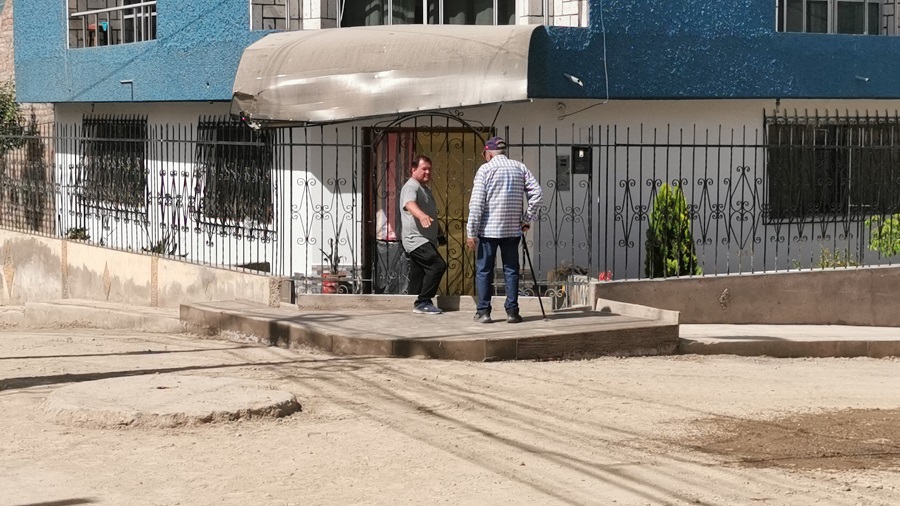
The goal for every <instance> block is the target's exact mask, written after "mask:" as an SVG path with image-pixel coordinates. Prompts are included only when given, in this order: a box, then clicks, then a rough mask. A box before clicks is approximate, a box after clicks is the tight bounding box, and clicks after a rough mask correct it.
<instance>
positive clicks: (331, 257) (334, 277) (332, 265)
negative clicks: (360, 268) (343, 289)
mask: <svg viewBox="0 0 900 506" xmlns="http://www.w3.org/2000/svg"><path fill="white" fill-rule="evenodd" d="M328 249H329V250H331V251H330V252H326V251H325V250H323V249H322V248H319V251H321V252H322V255H323V256H324V257H325V260H327V261H328V270H327V271H325V272H322V293H338V290H339V289H340V286H341V280H342V279H343V278H345V277H347V273H346V272H343V271H341V256H340V255H338V243H337V241H335V240H334V239H328Z"/></svg>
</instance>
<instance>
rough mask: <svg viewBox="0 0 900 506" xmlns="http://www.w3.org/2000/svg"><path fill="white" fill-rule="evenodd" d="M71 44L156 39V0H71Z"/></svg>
mask: <svg viewBox="0 0 900 506" xmlns="http://www.w3.org/2000/svg"><path fill="white" fill-rule="evenodd" d="M68 6H69V47H71V48H81V47H96V46H114V45H118V44H130V43H134V42H145V41H150V40H155V39H156V1H155V0H68Z"/></svg>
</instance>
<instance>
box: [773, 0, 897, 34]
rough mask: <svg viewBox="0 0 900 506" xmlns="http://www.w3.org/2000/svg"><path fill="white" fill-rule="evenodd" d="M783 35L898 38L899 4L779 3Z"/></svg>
mask: <svg viewBox="0 0 900 506" xmlns="http://www.w3.org/2000/svg"><path fill="white" fill-rule="evenodd" d="M776 1H777V3H776V9H777V23H778V25H777V29H778V31H780V32H803V33H845V34H859V35H896V33H897V25H896V23H897V20H896V18H895V16H894V14H895V13H896V12H897V7H898V4H900V2H898V1H897V0H776Z"/></svg>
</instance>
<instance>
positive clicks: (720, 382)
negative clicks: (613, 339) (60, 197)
mask: <svg viewBox="0 0 900 506" xmlns="http://www.w3.org/2000/svg"><path fill="white" fill-rule="evenodd" d="M176 373H177V374H181V375H185V374H189V375H204V376H227V377H235V378H247V379H255V380H262V381H265V382H267V383H270V384H272V385H274V386H277V387H279V388H282V389H286V390H290V391H291V392H293V393H294V394H295V395H296V397H297V399H298V400H299V401H300V403H301V404H302V406H303V411H302V412H301V413H297V414H295V415H292V416H290V417H287V418H283V419H278V420H250V421H244V422H225V423H216V424H208V425H201V426H193V427H181V428H174V429H172V428H169V429H153V428H122V429H105V430H104V429H97V428H90V427H80V426H67V425H59V424H56V423H53V422H51V421H49V420H48V419H47V417H46V415H45V414H44V412H43V411H42V409H41V403H42V400H43V399H44V398H45V397H46V396H47V395H48V394H49V393H50V392H52V391H53V390H54V389H58V388H60V387H62V386H64V385H67V384H71V383H72V382H80V381H89V380H91V379H100V378H110V377H117V376H124V375H132V374H176ZM898 387H900V361H897V360H893V359H884V360H873V359H815V360H775V359H765V358H760V359H746V358H737V357H697V356H683V357H669V358H666V357H658V358H629V359H613V358H610V359H596V360H589V361H571V362H540V363H536V362H518V363H459V362H438V361H426V360H391V359H361V358H339V357H330V356H326V355H321V354H316V353H314V352H310V351H297V350H283V349H278V348H266V347H259V346H256V345H251V344H248V343H244V342H240V341H213V340H200V339H196V338H188V337H184V336H165V335H154V334H128V333H124V334H123V333H121V332H110V331H91V330H55V331H46V332H43V331H41V332H37V331H28V332H24V331H11V330H7V331H2V332H0V441H2V443H0V444H2V447H0V505H25V504H46V505H50V504H58V505H62V504H66V505H77V504H103V505H124V504H129V505H174V504H183V505H206V504H209V505H212V504H216V505H220V504H221V505H242V506H246V505H270V504H271V505H288V504H295V505H301V504H302V505H309V504H335V505H344V504H471V505H476V504H477V505H483V504H517V505H518V504H540V505H549V504H570V505H574V504H625V505H645V504H652V505H656V504H723V505H724V504H728V505H733V504H835V505H836V504H841V505H843V504H851V505H853V504H865V505H870V504H876V505H878V504H884V505H893V504H900V472H898V466H897V460H896V459H897V456H898V455H900V440H898V439H900V438H898V439H893V438H895V437H897V431H896V429H894V430H893V432H891V429H889V428H884V429H881V428H879V426H878V425H877V424H875V425H872V423H874V422H871V421H872V420H874V419H879V420H880V419H882V418H885V417H887V418H886V420H887V422H886V423H885V425H888V426H892V427H895V428H896V427H897V426H900V424H898V423H897V421H896V420H894V422H893V423H891V420H892V418H891V417H893V416H895V415H892V414H891V413H895V411H892V410H895V409H896V408H900V388H898ZM849 408H854V409H857V410H863V411H861V412H865V413H869V414H871V413H873V411H872V410H873V409H875V408H878V409H879V410H884V411H883V412H881V411H879V412H876V413H882V415H883V416H881V417H874V418H871V417H870V418H866V420H868V422H866V423H868V424H869V425H868V426H867V427H868V429H867V432H865V434H864V436H859V437H865V438H866V440H865V441H862V440H853V438H854V437H856V436H854V435H853V434H855V433H853V432H846V433H840V434H837V435H830V434H831V433H828V434H825V433H823V432H822V430H821V429H822V427H828V426H830V425H829V423H828V422H827V420H828V417H830V416H831V417H833V416H837V415H835V413H837V414H838V415H840V413H845V414H846V413H847V412H845V411H843V410H847V409H849ZM801 415H807V416H812V415H817V416H812V419H813V420H819V421H820V422H821V424H820V425H819V426H818V428H817V427H816V426H815V424H813V426H812V428H809V427H800V426H799V425H798V426H797V427H792V426H790V425H789V424H786V422H783V420H801V419H803V418H802V416H801ZM818 416H821V418H819V417H818ZM743 422H746V424H744V425H742V423H743ZM870 422H871V423H870ZM798 423H799V422H798ZM773 424H777V426H778V428H779V429H778V431H773V434H774V432H777V434H775V435H776V436H777V438H775V439H772V440H768V442H767V440H766V439H765V437H766V436H767V435H768V434H769V429H770V428H772V427H773V426H774V425H773ZM822 424H824V425H822ZM742 427H744V428H742ZM735 430H736V431H737V432H734V431H735ZM742 430H743V431H746V432H744V433H742V432H740V431H742ZM729 431H731V432H729ZM785 431H788V433H787V434H788V437H785ZM791 431H793V432H791ZM810 433H817V435H818V437H819V440H818V441H822V442H820V443H815V444H817V445H826V444H832V443H833V444H835V445H838V446H837V448H840V445H841V444H842V443H854V446H853V447H854V448H856V449H858V448H860V447H862V448H867V447H866V446H865V445H866V444H872V445H876V447H877V448H876V450H873V451H871V452H868V455H867V456H866V458H864V459H862V460H861V461H860V463H858V464H854V465H845V466H834V465H832V463H833V462H836V461H838V460H840V461H842V462H843V461H845V460H846V459H845V458H844V457H846V456H845V455H842V454H841V453H840V451H841V450H837V453H835V450H834V449H831V448H824V449H823V451H822V452H818V453H817V452H813V453H807V454H805V455H804V460H803V462H806V464H805V465H803V466H800V467H798V468H796V469H792V468H791V466H790V465H788V466H784V465H781V466H779V465H776V464H779V463H780V462H781V459H782V458H783V455H781V456H778V457H772V458H771V459H767V458H766V457H765V455H767V453H765V452H763V451H762V450H764V449H765V447H766V445H777V446H779V448H782V449H784V448H787V449H788V450H789V451H790V449H791V446H790V445H791V444H792V443H791V442H792V440H794V439H796V440H798V441H799V440H801V439H802V438H803V437H805V436H806V435H808V434H810ZM841 434H843V435H841ZM792 435H793V436H792ZM750 436H753V437H757V438H760V439H757V440H754V441H759V442H757V443H753V446H754V448H755V449H756V450H758V452H757V453H756V454H755V456H754V459H755V461H754V462H753V463H752V465H749V464H748V463H747V462H745V461H746V460H747V457H745V456H744V455H743V454H741V453H740V452H742V451H745V450H746V448H745V447H746V446H748V445H747V444H743V445H742V444H737V443H738V442H747V441H750V439H749V437H750ZM729 438H730V439H729ZM728 441H735V442H736V444H734V445H730V444H728ZM707 443H708V444H707ZM804 448H805V449H806V450H807V451H808V450H809V445H806V446H805V447H804ZM776 449H777V448H776ZM854 451H856V450H854ZM819 453H821V455H819ZM855 457H856V458H859V455H856V456H855ZM776 460H777V462H776ZM819 461H820V462H821V464H822V465H821V466H818V467H821V469H818V468H817V466H816V465H815V462H819ZM809 462H813V464H812V465H810V464H809ZM847 462H849V461H847ZM847 462H844V463H847ZM769 464H772V465H769Z"/></svg>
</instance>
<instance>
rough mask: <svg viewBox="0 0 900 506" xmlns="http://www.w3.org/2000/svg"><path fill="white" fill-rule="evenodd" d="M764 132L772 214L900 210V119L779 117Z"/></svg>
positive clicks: (801, 215) (793, 216) (792, 215)
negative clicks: (766, 143) (787, 118)
mask: <svg viewBox="0 0 900 506" xmlns="http://www.w3.org/2000/svg"><path fill="white" fill-rule="evenodd" d="M766 135H767V139H768V145H767V151H768V153H767V154H768V160H767V161H768V171H767V176H768V192H769V196H768V203H769V217H770V218H772V219H776V220H785V219H801V220H804V219H813V218H816V217H823V216H833V215H849V214H857V215H875V214H893V213H896V212H898V211H900V120H898V119H896V118H891V119H885V118H828V119H820V118H809V119H806V120H804V119H800V120H795V121H782V118H778V119H777V120H772V121H769V124H768V125H767V127H766Z"/></svg>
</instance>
